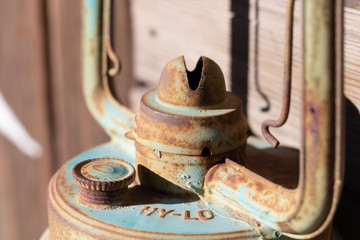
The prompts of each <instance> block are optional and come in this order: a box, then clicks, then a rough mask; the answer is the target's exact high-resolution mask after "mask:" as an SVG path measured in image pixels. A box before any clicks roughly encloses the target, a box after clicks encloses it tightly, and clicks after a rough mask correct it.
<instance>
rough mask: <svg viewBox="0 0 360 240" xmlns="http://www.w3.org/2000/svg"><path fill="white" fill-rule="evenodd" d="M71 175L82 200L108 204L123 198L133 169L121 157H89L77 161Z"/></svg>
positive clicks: (130, 180) (132, 177) (132, 175)
mask: <svg viewBox="0 0 360 240" xmlns="http://www.w3.org/2000/svg"><path fill="white" fill-rule="evenodd" d="M72 175H73V177H74V180H75V182H76V183H77V184H78V185H79V197H80V198H81V199H82V200H84V201H86V202H89V203H94V204H110V203H114V202H117V203H120V202H122V201H123V200H124V199H125V197H126V192H127V187H128V185H130V184H131V183H132V182H133V181H134V179H135V169H134V168H133V167H132V166H131V165H130V164H129V163H127V162H125V161H123V160H121V159H112V158H101V159H90V160H86V161H83V162H80V163H78V164H77V165H76V166H75V167H74V168H73V170H72Z"/></svg>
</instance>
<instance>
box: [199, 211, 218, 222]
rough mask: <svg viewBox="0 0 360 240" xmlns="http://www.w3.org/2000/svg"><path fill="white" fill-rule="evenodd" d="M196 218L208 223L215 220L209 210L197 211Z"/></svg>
mask: <svg viewBox="0 0 360 240" xmlns="http://www.w3.org/2000/svg"><path fill="white" fill-rule="evenodd" d="M196 216H197V217H198V218H199V219H200V220H203V221H208V220H210V219H213V218H214V214H213V213H212V212H210V211H209V210H201V211H197V213H196Z"/></svg>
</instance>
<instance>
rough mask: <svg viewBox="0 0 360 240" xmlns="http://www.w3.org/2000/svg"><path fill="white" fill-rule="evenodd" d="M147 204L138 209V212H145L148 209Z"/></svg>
mask: <svg viewBox="0 0 360 240" xmlns="http://www.w3.org/2000/svg"><path fill="white" fill-rule="evenodd" d="M149 208H150V207H149V206H144V207H143V208H142V209H140V212H145V211H147V210H148V209H149Z"/></svg>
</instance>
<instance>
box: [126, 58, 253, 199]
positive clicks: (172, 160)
mask: <svg viewBox="0 0 360 240" xmlns="http://www.w3.org/2000/svg"><path fill="white" fill-rule="evenodd" d="M132 137H133V138H134V140H135V142H136V158H137V170H138V175H139V178H140V181H141V182H142V183H143V184H145V185H147V186H151V187H153V188H154V189H156V190H158V191H162V192H169V193H189V191H190V192H197V193H198V194H200V192H201V191H202V188H203V179H204V176H205V174H206V171H207V170H208V169H209V168H210V167H211V166H213V165H214V164H216V163H218V162H220V161H223V160H224V159H225V158H226V157H231V158H233V159H234V160H236V161H238V162H243V161H244V158H245V151H244V150H245V146H246V138H247V125H246V119H245V117H244V114H243V112H242V102H241V100H240V99H239V98H238V97H237V96H235V95H233V94H231V93H228V92H226V90H225V82H224V77H223V74H222V72H221V69H220V68H219V66H218V65H217V64H216V63H215V62H213V61H212V60H211V59H209V58H206V57H201V58H200V59H199V61H198V63H197V67H196V68H195V70H194V71H193V72H189V71H188V70H187V69H186V65H185V61H184V57H183V56H181V57H178V58H176V59H174V60H172V61H171V62H169V63H168V64H167V65H166V67H165V68H164V70H163V72H162V74H161V78H160V84H159V88H158V89H154V90H151V91H149V92H147V93H146V94H145V95H144V96H143V97H142V99H141V105H140V109H139V111H138V112H137V115H136V118H135V125H134V130H133V132H132Z"/></svg>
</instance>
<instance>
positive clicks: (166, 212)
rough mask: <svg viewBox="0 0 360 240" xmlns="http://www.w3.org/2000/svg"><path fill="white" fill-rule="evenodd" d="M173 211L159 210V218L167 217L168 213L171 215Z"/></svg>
mask: <svg viewBox="0 0 360 240" xmlns="http://www.w3.org/2000/svg"><path fill="white" fill-rule="evenodd" d="M173 211H175V210H174V209H170V210H166V209H163V208H160V209H159V212H160V215H159V218H164V217H165V216H166V215H168V214H169V213H172V212H173Z"/></svg>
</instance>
